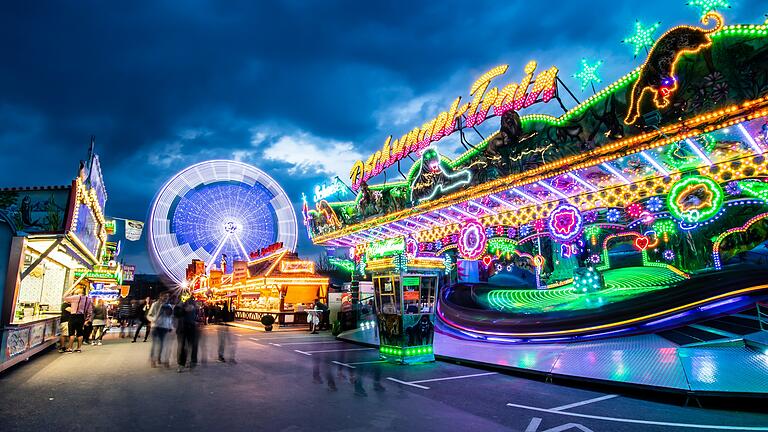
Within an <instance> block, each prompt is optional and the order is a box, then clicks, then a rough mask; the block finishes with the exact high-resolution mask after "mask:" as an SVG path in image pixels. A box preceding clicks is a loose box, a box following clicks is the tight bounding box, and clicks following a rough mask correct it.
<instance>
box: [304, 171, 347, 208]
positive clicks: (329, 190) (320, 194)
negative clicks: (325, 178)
mask: <svg viewBox="0 0 768 432" xmlns="http://www.w3.org/2000/svg"><path fill="white" fill-rule="evenodd" d="M345 190H346V186H344V183H342V181H341V180H339V178H338V177H334V178H332V179H331V183H330V184H325V183H323V184H319V185H315V189H314V195H313V196H312V199H313V200H314V201H315V202H318V201H320V200H324V199H326V198H328V197H329V196H333V195H336V194H339V193H344V191H345Z"/></svg>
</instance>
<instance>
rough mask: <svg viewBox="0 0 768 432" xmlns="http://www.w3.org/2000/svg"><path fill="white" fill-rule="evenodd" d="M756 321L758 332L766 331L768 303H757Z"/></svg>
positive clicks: (767, 329)
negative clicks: (758, 326)
mask: <svg viewBox="0 0 768 432" xmlns="http://www.w3.org/2000/svg"><path fill="white" fill-rule="evenodd" d="M756 306H757V321H758V322H759V323H760V330H762V331H768V303H765V302H762V303H761V302H758V303H757V305H756Z"/></svg>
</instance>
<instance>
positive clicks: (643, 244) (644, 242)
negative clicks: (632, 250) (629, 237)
mask: <svg viewBox="0 0 768 432" xmlns="http://www.w3.org/2000/svg"><path fill="white" fill-rule="evenodd" d="M649 243H650V240H649V239H648V237H646V236H642V237H637V238H635V247H636V248H637V249H638V250H641V251H644V250H645V249H646V248H647V247H648V244H649Z"/></svg>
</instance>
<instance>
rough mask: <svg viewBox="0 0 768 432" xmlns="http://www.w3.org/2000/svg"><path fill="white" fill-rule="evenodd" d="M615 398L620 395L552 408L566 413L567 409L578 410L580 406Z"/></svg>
mask: <svg viewBox="0 0 768 432" xmlns="http://www.w3.org/2000/svg"><path fill="white" fill-rule="evenodd" d="M615 397H619V395H615V394H612V395H605V396H600V397H596V398H594V399H587V400H584V401H581V402H574V403H572V404H568V405H563V406H559V407H557V408H552V411H565V410H567V409H571V408H576V407H579V406H582V405H589V404H591V403H595V402H600V401H604V400H608V399H613V398H615Z"/></svg>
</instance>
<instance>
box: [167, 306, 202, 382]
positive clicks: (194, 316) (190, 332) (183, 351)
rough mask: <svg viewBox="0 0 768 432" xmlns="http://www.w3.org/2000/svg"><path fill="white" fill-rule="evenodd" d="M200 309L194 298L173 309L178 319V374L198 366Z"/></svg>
mask: <svg viewBox="0 0 768 432" xmlns="http://www.w3.org/2000/svg"><path fill="white" fill-rule="evenodd" d="M199 309H200V308H199V307H198V305H197V302H196V301H195V299H194V298H192V297H190V298H189V299H187V301H185V302H183V303H178V304H177V305H176V307H175V308H174V309H173V316H174V317H175V318H176V343H177V346H176V352H177V354H178V356H177V359H176V362H177V364H178V369H177V372H183V371H184V368H185V367H189V368H190V369H192V368H194V367H195V366H197V348H198V337H199V332H200V330H199V329H198V314H199V313H200V310H199Z"/></svg>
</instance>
